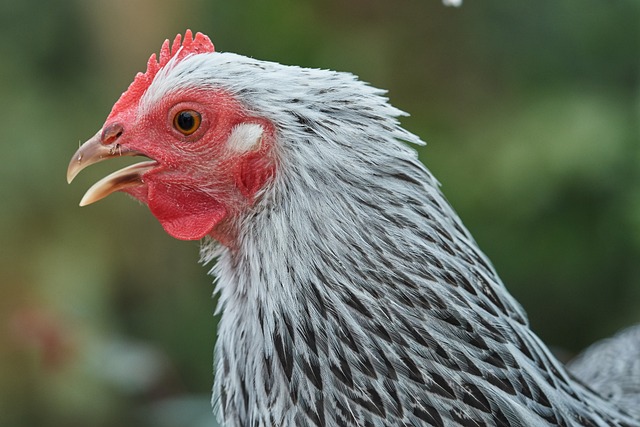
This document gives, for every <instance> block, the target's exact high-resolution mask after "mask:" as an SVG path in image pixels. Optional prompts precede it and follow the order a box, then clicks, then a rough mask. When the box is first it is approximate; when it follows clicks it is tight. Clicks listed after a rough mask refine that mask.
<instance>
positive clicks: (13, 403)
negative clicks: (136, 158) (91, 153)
mask: <svg viewBox="0 0 640 427" xmlns="http://www.w3.org/2000/svg"><path fill="white" fill-rule="evenodd" d="M639 12H640V6H639V4H638V2H637V1H635V0H572V1H564V2H559V1H555V0H540V1H537V2H528V3H527V2H520V1H513V2H504V1H499V0H485V1H482V2H478V1H471V0H467V1H466V2H465V4H464V5H463V7H461V8H449V7H444V6H443V5H442V4H441V3H440V2H439V1H436V0H401V1H389V0H385V1H383V0H376V1H365V0H351V1H348V2H347V1H338V0H317V1H293V0H275V1H260V0H241V1H233V2H230V1H222V0H216V1H211V0H209V1H206V0H193V1H191V2H172V1H168V0H161V1H151V0H144V1H133V2H127V1H124V0H116V1H106V0H101V1H100V0H91V1H81V0H75V1H49V2H45V1H36V0H25V1H21V2H10V1H8V0H0V58H2V59H1V60H0V94H1V99H2V102H1V103H0V124H1V126H0V147H1V154H0V159H1V161H0V196H1V203H0V237H1V239H2V240H1V244H2V255H1V256H0V280H1V282H0V424H1V425H3V426H36V425H37V426H43V427H48V426H51V427H57V426H65V427H73V426H129V425H130V426H134V425H135V426H145V425H149V426H160V427H163V426H167V427H169V426H171V427H174V426H175V427H177V426H205V425H213V424H212V423H213V421H212V416H211V415H210V407H209V398H210V390H211V384H212V381H213V374H212V352H213V346H214V341H215V321H216V320H215V318H214V316H213V310H214V306H215V301H214V299H212V298H211V293H212V291H213V285H212V283H211V282H212V279H211V278H210V277H209V276H207V275H206V269H205V268H203V267H202V266H201V265H198V264H197V260H198V244H197V243H196V242H180V241H176V240H173V239H171V238H170V237H169V236H167V235H166V234H165V233H164V232H163V231H162V228H161V227H160V225H159V224H158V223H157V222H156V221H155V219H154V218H153V217H152V216H151V214H150V213H149V212H148V211H147V209H146V208H144V207H142V206H140V205H139V204H137V203H135V202H132V201H131V200H130V199H129V198H128V197H126V196H124V195H114V196H111V197H109V198H108V199H106V200H104V201H102V202H100V203H97V204H95V205H92V206H89V207H87V208H83V209H80V208H78V207H77V204H78V202H79V200H80V198H81V196H82V194H83V192H84V191H85V190H86V189H87V188H88V187H89V185H91V184H92V183H93V182H95V181H96V180H97V179H99V178H101V177H102V176H104V175H105V174H106V173H107V172H111V171H113V170H115V167H116V166H115V165H114V163H112V162H109V163H110V164H106V165H102V164H101V165H96V166H94V167H92V168H90V169H89V170H88V171H87V172H85V173H83V174H82V175H80V177H79V178H78V179H77V180H76V181H75V182H74V183H73V185H72V186H68V185H67V184H66V182H65V172H66V167H67V163H68V161H69V159H70V157H71V155H72V154H73V152H74V151H75V150H76V148H77V146H78V143H79V142H81V141H84V140H86V139H88V138H89V137H90V136H92V135H93V134H94V133H95V132H96V131H97V130H98V129H99V128H100V126H101V125H102V123H103V121H104V119H105V118H106V116H107V114H108V113H109V111H110V109H111V106H112V105H113V103H114V102H115V101H116V99H117V98H118V97H119V95H120V93H121V92H122V91H123V90H125V89H126V87H127V86H128V84H129V83H130V81H131V80H132V79H133V76H134V74H135V73H136V72H137V71H143V70H144V68H145V65H146V61H147V59H148V57H149V55H150V54H151V53H153V52H157V51H158V50H159V48H160V45H161V43H162V41H163V40H164V39H165V38H171V39H172V38H173V37H174V36H175V34H176V33H179V32H180V33H184V30H185V29H187V28H191V29H192V30H194V31H201V32H204V33H206V34H208V35H209V36H210V37H211V39H212V40H213V42H214V43H215V45H216V48H217V50H219V51H233V52H236V53H240V54H243V55H247V56H252V57H255V58H259V59H265V60H272V61H277V62H282V63H285V64H296V65H302V66H307V67H320V68H331V69H337V70H342V71H350V72H353V73H355V74H357V75H359V76H360V77H361V78H362V79H363V80H365V81H368V82H371V84H373V85H374V86H377V87H382V88H385V89H388V90H389V97H390V99H391V102H392V103H393V104H394V105H395V106H397V107H399V108H401V109H403V110H405V111H407V112H409V113H411V116H410V117H408V118H405V119H403V123H404V125H405V126H406V127H407V128H408V129H409V130H411V131H412V132H414V133H416V134H418V135H420V136H421V137H422V138H423V139H424V140H425V141H427V143H428V145H427V146H426V147H425V148H421V149H420V156H421V159H422V160H423V161H424V162H425V163H426V164H427V166H428V167H429V168H430V169H431V170H432V171H433V172H434V174H435V175H436V176H437V177H438V179H439V180H440V182H441V183H442V188H443V191H444V192H445V194H446V195H447V196H448V198H449V200H450V201H451V203H452V204H453V206H454V207H455V208H456V209H457V211H458V212H459V213H460V215H461V217H462V219H463V221H464V222H465V223H466V225H467V226H468V228H469V229H470V230H471V232H472V233H473V234H474V236H475V237H476V240H477V241H478V243H479V244H480V246H481V247H482V248H483V249H484V250H485V251H486V253H487V254H488V255H489V257H490V258H491V259H492V261H493V262H494V264H495V266H496V268H497V270H498V272H499V273H500V274H501V277H502V279H503V280H504V282H505V284H506V285H507V287H508V289H509V290H510V291H511V292H512V293H513V294H514V296H515V297H516V298H517V299H518V300H519V301H520V302H521V303H522V304H523V306H524V307H525V309H526V310H527V312H528V313H529V317H530V320H531V324H532V327H533V329H534V330H535V331H536V332H537V333H538V334H539V335H540V336H541V338H542V339H543V340H544V341H545V342H546V343H547V344H549V345H550V346H552V347H553V348H554V349H557V350H558V351H559V352H560V354H562V355H566V356H567V357H570V356H571V355H573V354H575V353H576V352H577V351H579V350H580V349H582V348H584V347H585V346H587V345H588V344H589V343H591V342H593V341H595V340H597V339H600V338H603V337H606V336H608V335H611V334H613V333H615V331H617V330H619V329H620V328H622V327H624V326H626V325H630V324H632V323H637V322H639V321H640V131H639V128H638V119H639V114H638V113H639V111H638V107H639V98H638V95H639V92H638V91H639V86H638V78H639V75H640V67H639V58H640V56H639V55H640V49H639V43H640V37H639V36H640V34H639V33H640V26H639V22H640V20H639V17H640V14H639ZM283 84H286V82H283Z"/></svg>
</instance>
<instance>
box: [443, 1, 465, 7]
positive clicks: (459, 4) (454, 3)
mask: <svg viewBox="0 0 640 427" xmlns="http://www.w3.org/2000/svg"><path fill="white" fill-rule="evenodd" d="M442 3H444V5H445V6H454V7H460V6H462V0H442Z"/></svg>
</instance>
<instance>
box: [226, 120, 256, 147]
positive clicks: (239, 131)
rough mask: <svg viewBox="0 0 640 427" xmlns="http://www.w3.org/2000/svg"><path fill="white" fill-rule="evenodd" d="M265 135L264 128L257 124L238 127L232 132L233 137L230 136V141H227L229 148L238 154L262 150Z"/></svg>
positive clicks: (245, 124) (244, 124)
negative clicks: (261, 143) (261, 144)
mask: <svg viewBox="0 0 640 427" xmlns="http://www.w3.org/2000/svg"><path fill="white" fill-rule="evenodd" d="M263 133H264V128H263V127H262V126H260V125H258V124H255V123H242V124H239V125H236V126H235V127H234V128H233V129H232V130H231V135H229V139H228V140H227V147H228V148H229V149H230V150H232V151H235V152H238V153H246V152H248V151H252V150H256V149H258V148H260V142H261V141H262V134H263Z"/></svg>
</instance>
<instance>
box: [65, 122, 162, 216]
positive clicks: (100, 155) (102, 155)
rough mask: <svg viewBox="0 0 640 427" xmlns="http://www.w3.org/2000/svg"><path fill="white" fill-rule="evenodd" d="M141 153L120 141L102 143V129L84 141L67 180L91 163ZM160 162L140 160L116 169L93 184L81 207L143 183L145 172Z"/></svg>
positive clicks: (69, 180)
mask: <svg viewBox="0 0 640 427" xmlns="http://www.w3.org/2000/svg"><path fill="white" fill-rule="evenodd" d="M140 155H142V154H141V153H139V152H137V151H133V150H127V149H124V148H122V147H121V146H120V144H117V143H112V144H104V143H103V142H102V130H100V131H98V133H96V134H95V135H94V136H93V137H92V138H91V139H89V140H88V141H87V142H85V143H84V144H82V146H80V148H78V151H76V152H75V154H74V155H73V157H72V158H71V161H70V162H69V167H68V168H67V182H68V183H71V181H73V179H74V178H75V177H76V176H77V175H78V174H79V173H80V172H81V171H82V170H83V169H85V168H86V167H87V166H90V165H93V164H95V163H98V162H101V161H103V160H107V159H112V158H115V157H121V156H140ZM157 165H158V163H157V162H155V161H153V160H152V161H147V162H141V163H136V164H133V165H131V166H127V167H125V168H123V169H120V170H118V171H116V172H113V173H112V174H110V175H108V176H106V177H104V178H102V179H101V180H100V181H98V182H96V183H95V184H94V185H93V186H91V188H89V190H87V192H86V193H85V195H84V196H83V197H82V200H81V201H80V206H86V205H89V204H91V203H94V202H97V201H98V200H101V199H103V198H105V197H107V196H108V195H109V194H111V193H113V192H115V191H119V190H124V189H126V188H130V187H135V186H138V185H141V184H142V174H144V173H145V172H147V171H149V170H150V169H153V168H154V167H155V166H157Z"/></svg>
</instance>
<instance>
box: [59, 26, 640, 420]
mask: <svg viewBox="0 0 640 427" xmlns="http://www.w3.org/2000/svg"><path fill="white" fill-rule="evenodd" d="M189 37H190V34H189ZM174 45H175V44H174ZM178 45H179V43H178ZM212 48H213V46H211V50H212ZM191 91H211V93H212V94H220V93H223V94H224V96H225V97H229V98H230V99H233V100H234V101H237V102H238V103H239V105H241V109H242V113H243V115H242V117H258V118H260V119H261V120H264V121H266V123H270V124H272V125H273V129H274V130H275V131H274V140H273V147H272V151H271V152H270V155H271V156H273V161H274V163H275V173H274V174H273V176H272V177H270V179H268V180H266V181H265V184H264V186H262V187H261V188H260V189H259V191H258V192H257V193H256V195H255V203H251V204H249V205H247V206H244V205H243V206H244V208H243V209H238V210H237V212H236V211H234V215H235V216H233V217H232V220H230V224H227V225H226V226H225V227H227V228H225V229H233V230H234V233H233V236H234V237H233V239H232V243H231V244H229V242H223V243H224V244H220V243H219V242H217V241H216V240H214V239H213V238H211V237H207V238H206V239H205V241H204V243H203V246H202V260H203V262H205V263H209V262H215V264H214V266H213V268H212V270H211V272H212V274H213V275H214V276H215V277H216V278H217V286H216V290H217V292H218V293H219V296H220V299H219V307H218V310H219V312H221V313H222V316H221V320H220V322H219V329H218V341H217V347H216V369H215V387H214V399H213V402H214V405H215V406H216V409H217V410H218V411H219V414H220V420H221V421H222V423H223V424H224V425H225V426H238V427H240V426H256V427H257V426H260V427H267V426H282V427H287V426H297V427H305V426H317V427H325V426H326V427H334V426H371V427H381V426H427V425H433V426H456V425H464V426H485V425H497V426H542V425H560V426H640V414H638V410H637V406H636V407H629V406H626V407H625V405H629V404H633V402H635V403H637V402H638V398H637V395H638V387H639V385H640V378H639V373H638V369H637V363H636V364H635V365H633V363H635V362H637V360H635V361H634V360H633V359H629V360H628V361H627V365H628V366H629V368H623V369H620V370H616V372H618V373H624V374H625V375H629V376H635V377H634V378H632V379H630V380H629V381H630V382H631V383H632V385H631V387H628V388H625V389H618V388H612V387H609V386H607V385H604V383H602V385H601V384H600V383H598V384H596V383H592V381H591V380H592V379H594V378H596V377H597V375H594V374H593V371H592V370H590V369H587V368H584V367H583V366H584V365H583V364H584V363H587V362H588V361H589V360H590V359H593V358H595V359H596V360H602V359H601V358H600V357H599V356H597V357H595V356H594V357H591V356H592V354H591V353H590V354H587V356H585V358H584V359H582V362H576V364H575V365H573V368H572V369H573V370H574V372H575V373H576V375H579V376H581V377H582V379H583V381H579V380H576V379H575V378H574V376H573V375H572V374H571V373H570V372H569V371H567V370H566V369H565V367H564V366H563V365H562V364H561V363H560V362H558V361H557V360H556V358H555V357H554V356H553V355H552V354H551V352H550V351H549V350H548V349H547V348H546V347H545V345H544V344H543V343H542V342H541V341H540V339H539V338H538V337H537V336H536V335H535V334H534V333H533V332H532V331H531V329H530V328H529V324H528V320H527V317H526V314H525V312H524V310H523V309H522V307H521V306H520V305H519V304H518V303H517V302H516V301H515V300H514V299H513V298H512V296H511V295H510V294H509V293H508V292H507V290H506V289H505V287H504V285H503V284H502V282H501V280H500V278H499V277H498V275H497V273H496V272H495V270H494V268H493V266H492V265H491V263H490V262H489V260H488V259H487V258H486V256H485V255H484V254H483V253H482V251H481V250H480V249H479V248H478V246H477V245H476V243H475V241H474V240H473V238H472V237H471V235H470V234H469V232H468V231H467V229H466V228H465V227H464V226H463V224H462V223H461V221H460V219H459V218H458V216H457V215H456V213H455V212H454V210H453V209H452V208H451V207H450V205H449V203H448V202H447V201H446V199H445V198H444V196H443V195H442V193H441V192H440V189H439V184H438V182H437V181H436V180H435V178H434V177H433V176H432V175H431V173H430V172H429V171H428V170H427V169H426V168H425V167H424V166H423V165H422V163H420V161H419V160H418V158H417V155H416V152H415V151H414V150H413V149H411V148H410V147H409V146H408V145H406V143H414V144H421V143H422V142H421V141H420V139H419V138H418V137H417V136H415V135H413V134H411V133H410V132H408V131H406V130H405V129H403V128H402V127H401V126H400V124H399V122H398V117H399V116H401V115H402V114H403V113H402V112H401V111H399V110H397V109H396V108H394V107H392V106H391V105H390V104H389V103H388V102H387V99H386V98H385V97H384V96H383V95H384V92H383V91H380V90H378V89H375V88H372V87H370V86H368V85H366V84H364V83H362V82H360V81H359V80H358V79H357V78H355V77H354V76H353V75H351V74H347V73H338V72H333V71H327V70H312V69H304V68H299V67H292V66H284V65H280V64H275V63H271V62H264V61H258V60H255V59H250V58H245V57H242V56H238V55H234V54H229V53H214V52H207V53H197V54H193V55H186V56H185V55H183V57H181V58H180V59H179V60H172V61H169V62H168V63H167V64H166V65H165V66H164V67H163V68H162V69H161V70H160V71H159V72H158V73H157V75H156V76H155V77H154V79H153V81H152V82H151V83H150V86H149V87H148V88H146V90H145V91H144V95H143V96H142V98H141V99H140V101H139V104H136V106H135V114H137V115H138V116H139V117H142V118H141V119H140V120H143V121H144V120H146V117H147V116H148V115H150V114H151V112H153V111H155V109H157V108H160V107H158V106H159V105H160V106H161V105H163V103H164V102H165V100H166V99H168V98H169V97H170V96H173V95H174V94H176V93H185V95H184V96H186V97H188V96H189V94H190V93H191ZM225 99H227V98H225ZM112 114H113V113H112ZM112 126H113V125H112ZM239 126H242V125H239ZM252 126H254V127H253V128H251V129H249V128H246V129H244V130H242V129H241V130H240V131H238V128H237V127H234V128H233V129H234V130H233V132H230V133H228V134H227V136H226V138H227V139H228V140H232V141H233V142H229V144H231V145H232V147H230V148H229V150H230V151H233V152H235V151H238V150H240V151H243V150H253V149H254V147H260V144H261V142H260V141H261V140H260V139H259V138H260V137H259V136H260V129H262V128H261V127H260V126H261V125H255V124H253V125H252ZM255 126H258V127H255ZM109 129H113V127H111V128H109ZM116 129H117V130H118V129H119V130H120V131H121V132H120V133H122V129H120V128H116ZM112 133H113V132H112ZM110 135H111V134H110ZM229 135H234V136H233V137H230V136H229ZM238 135H252V136H251V138H252V141H249V143H247V144H243V143H241V142H239V141H237V138H238ZM116 137H119V134H118V135H117V136H116ZM256 141H257V142H256ZM159 142H160V141H159ZM123 146H125V144H124V142H123ZM184 150H187V149H186V148H185V149H184ZM138 152H139V151H136V153H138ZM225 153H226V152H225ZM143 154H145V155H147V156H149V157H152V158H155V159H156V161H157V162H158V163H160V164H162V161H163V160H162V159H158V158H157V157H153V156H152V155H150V154H149V153H146V152H143ZM79 161H80V160H78V162H79ZM216 165H217V164H216ZM152 166H153V165H151V166H145V168H146V169H145V171H146V170H148V169H149V168H150V167H152ZM71 169H72V168H71V167H70V171H71ZM76 169H77V168H76ZM214 169H215V167H214ZM221 170H223V171H224V169H221ZM75 173H77V172H75V169H74V171H73V173H71V172H70V175H73V176H74V174H75ZM145 173H146V172H145ZM200 173H201V175H198V178H199V179H205V178H206V173H207V171H206V170H205V171H203V172H200ZM211 173H212V174H214V173H221V172H220V171H218V170H216V171H213V170H212V171H211ZM144 176H146V175H143V177H144ZM141 181H142V182H141V183H139V184H136V185H138V186H144V185H147V184H146V183H145V182H144V179H141ZM220 182H222V181H215V183H216V184H220ZM103 185H104V184H103ZM192 186H193V184H192ZM136 188H138V190H135V191H137V193H134V192H133V191H132V194H134V195H135V196H136V197H139V198H141V200H143V201H145V202H146V201H147V200H146V199H144V197H146V196H142V195H141V191H142V190H140V189H139V188H140V187H136ZM127 191H129V190H127ZM198 191H200V192H201V193H202V194H206V195H207V196H211V197H214V196H215V197H217V196H218V193H214V191H215V186H214V185H212V184H210V183H207V182H202V185H201V188H198ZM149 194H150V193H149ZM149 197H150V196H149ZM198 200H200V199H198ZM234 200H235V199H234ZM216 207H217V205H216ZM154 213H156V212H155V211H154ZM189 236H191V235H189ZM185 238H192V237H185ZM635 331H636V333H634V334H626V335H624V336H620V337H619V338H616V339H617V340H618V341H616V343H618V342H620V343H622V342H623V341H624V340H629V342H632V341H634V342H635V344H633V345H634V346H635V350H634V351H636V355H637V352H638V346H639V345H640V344H639V342H640V339H639V338H638V334H637V331H638V329H636V330H635ZM624 342H627V341H624ZM625 345H628V344H622V345H620V346H616V349H617V348H624V347H625ZM629 345H630V344H629ZM597 354H599V353H597ZM581 363H582V364H581ZM631 365H633V366H635V367H633V368H631V367H630V366H631ZM618 376H620V375H618ZM586 381H589V385H590V386H591V387H593V389H591V388H590V387H589V386H588V385H585V382H586ZM598 393H600V394H598ZM634 393H635V397H633V396H632V394H634Z"/></svg>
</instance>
